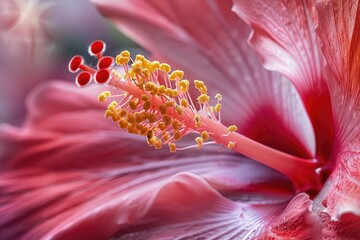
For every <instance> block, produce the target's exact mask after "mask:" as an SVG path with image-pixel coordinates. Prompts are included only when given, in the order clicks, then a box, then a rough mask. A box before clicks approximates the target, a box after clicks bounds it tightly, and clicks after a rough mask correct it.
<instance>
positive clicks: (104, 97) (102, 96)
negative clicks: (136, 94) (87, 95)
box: [98, 91, 111, 102]
mask: <svg viewBox="0 0 360 240" xmlns="http://www.w3.org/2000/svg"><path fill="white" fill-rule="evenodd" d="M110 96H111V93H110V91H103V92H102V93H100V94H99V96H98V100H99V101H100V102H105V101H106V100H107V98H108V97H110Z"/></svg>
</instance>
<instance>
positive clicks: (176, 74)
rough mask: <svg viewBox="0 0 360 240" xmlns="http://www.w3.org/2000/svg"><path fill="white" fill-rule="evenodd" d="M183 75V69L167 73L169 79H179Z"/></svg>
mask: <svg viewBox="0 0 360 240" xmlns="http://www.w3.org/2000/svg"><path fill="white" fill-rule="evenodd" d="M183 77H184V71H181V70H175V71H173V72H172V73H171V74H170V75H169V78H170V80H175V79H177V80H180V79H182V78H183Z"/></svg>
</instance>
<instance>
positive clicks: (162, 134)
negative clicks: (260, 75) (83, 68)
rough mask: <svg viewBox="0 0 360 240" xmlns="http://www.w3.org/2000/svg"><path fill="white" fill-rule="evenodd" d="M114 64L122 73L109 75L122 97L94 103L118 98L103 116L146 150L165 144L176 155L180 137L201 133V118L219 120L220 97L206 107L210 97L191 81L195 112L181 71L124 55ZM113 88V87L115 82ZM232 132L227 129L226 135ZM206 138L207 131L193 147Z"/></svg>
mask: <svg viewBox="0 0 360 240" xmlns="http://www.w3.org/2000/svg"><path fill="white" fill-rule="evenodd" d="M115 63H116V64H117V65H122V66H123V68H124V70H125V73H124V75H123V76H122V77H121V78H120V76H121V75H120V74H118V73H117V72H116V71H115V70H113V71H112V72H111V73H112V76H113V77H114V78H118V81H120V82H121V83H120V82H119V83H117V84H119V85H118V86H119V87H120V89H123V90H124V92H125V93H122V94H119V95H115V96H111V93H110V92H109V91H104V92H102V93H101V94H100V95H99V96H98V100H99V101H101V102H104V101H106V100H107V99H108V98H109V97H113V98H114V97H120V96H121V101H119V102H116V101H114V102H112V103H110V104H109V106H108V108H107V110H106V111H105V116H106V117H107V118H111V119H112V120H113V121H114V122H117V124H118V126H119V127H120V128H122V129H125V130H127V131H128V132H129V133H132V134H138V135H142V136H145V137H146V139H147V143H148V144H149V145H150V146H153V147H154V148H156V149H160V148H162V146H163V145H164V144H167V145H168V147H169V149H170V152H176V150H177V147H176V142H177V141H179V140H180V139H181V138H182V137H183V135H184V134H188V133H190V132H191V131H192V130H193V131H201V130H204V126H203V124H202V122H201V118H203V117H204V118H209V117H210V118H214V119H215V120H216V121H219V120H218V119H216V116H215V115H214V113H218V115H219V116H220V108H221V104H220V103H219V101H220V100H221V99H222V97H221V95H220V94H216V96H215V99H217V104H216V105H215V106H209V101H210V97H209V95H208V89H207V87H206V85H205V83H204V82H203V81H200V80H195V81H194V87H195V88H196V89H197V90H198V91H199V92H200V94H199V96H198V97H197V101H198V103H200V105H201V106H200V110H197V109H196V108H195V106H194V103H193V98H192V96H191V95H190V93H189V89H190V82H189V80H187V79H183V77H184V72H183V71H181V70H174V71H172V72H171V67H170V65H169V64H166V63H160V62H158V61H149V60H148V59H146V58H145V57H144V56H143V55H136V57H135V59H134V60H132V58H131V57H130V53H129V52H128V51H122V52H121V53H120V54H119V55H117V56H116V59H115ZM113 84H114V85H115V87H116V80H113ZM127 89H131V91H127ZM184 112H185V113H184ZM235 130H236V129H235ZM235 130H233V128H232V126H231V127H229V131H235ZM209 137H210V136H209V133H208V132H207V131H201V133H200V136H198V137H196V138H195V141H196V143H197V147H198V148H199V149H201V148H202V147H203V143H204V142H206V141H208V140H209Z"/></svg>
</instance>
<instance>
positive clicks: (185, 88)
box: [178, 80, 190, 93]
mask: <svg viewBox="0 0 360 240" xmlns="http://www.w3.org/2000/svg"><path fill="white" fill-rule="evenodd" d="M178 85H179V88H180V92H181V93H185V92H187V91H188V90H189V86H190V82H189V81H188V80H181V81H180V82H179V83H178Z"/></svg>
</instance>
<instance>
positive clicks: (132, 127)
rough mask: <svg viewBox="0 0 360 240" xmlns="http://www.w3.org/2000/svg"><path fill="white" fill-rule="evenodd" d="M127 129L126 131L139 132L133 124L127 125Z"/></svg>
mask: <svg viewBox="0 0 360 240" xmlns="http://www.w3.org/2000/svg"><path fill="white" fill-rule="evenodd" d="M127 130H128V133H132V134H138V133H139V131H138V130H137V129H136V128H135V126H133V125H129V126H128V128H127Z"/></svg>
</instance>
